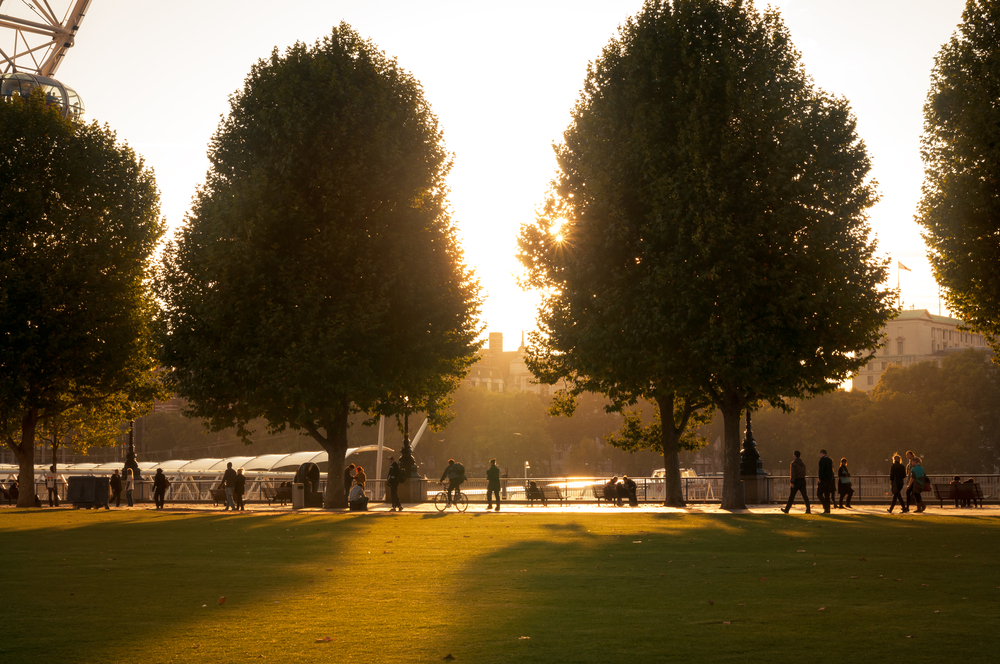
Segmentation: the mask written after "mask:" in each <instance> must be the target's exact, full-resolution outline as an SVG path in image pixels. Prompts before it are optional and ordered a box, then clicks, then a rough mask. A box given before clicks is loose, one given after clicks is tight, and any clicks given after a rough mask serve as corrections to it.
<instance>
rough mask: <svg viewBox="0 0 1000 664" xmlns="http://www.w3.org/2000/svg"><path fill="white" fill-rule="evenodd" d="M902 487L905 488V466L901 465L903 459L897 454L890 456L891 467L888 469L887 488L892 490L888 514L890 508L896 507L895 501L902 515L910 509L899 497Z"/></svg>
mask: <svg viewBox="0 0 1000 664" xmlns="http://www.w3.org/2000/svg"><path fill="white" fill-rule="evenodd" d="M904 486H906V466H904V465H903V458H902V457H901V456H899V455H898V454H894V455H893V456H892V467H891V468H889V488H891V489H892V502H891V503H890V504H889V509H888V512H889V514H892V508H893V507H895V506H896V501H897V500H898V501H899V506H900V507H901V508H902V509H903V513H904V514H905V513H906V512H909V511H910V508H909V507H907V505H906V500H905V499H904V498H903V496H902V495H900V492H901V491H902V490H903V487H904Z"/></svg>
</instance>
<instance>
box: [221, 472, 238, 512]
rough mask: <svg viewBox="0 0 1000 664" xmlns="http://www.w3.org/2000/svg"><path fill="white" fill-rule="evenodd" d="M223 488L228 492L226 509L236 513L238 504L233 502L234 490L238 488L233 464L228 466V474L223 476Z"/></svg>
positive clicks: (225, 510)
mask: <svg viewBox="0 0 1000 664" xmlns="http://www.w3.org/2000/svg"><path fill="white" fill-rule="evenodd" d="M222 487H223V488H224V489H225V490H226V509H224V510H222V511H223V512H227V511H229V510H233V511H234V512H235V511H236V503H234V502H233V489H235V488H236V471H235V470H233V462H232V461H230V462H229V463H227V464H226V472H225V473H223V475H222Z"/></svg>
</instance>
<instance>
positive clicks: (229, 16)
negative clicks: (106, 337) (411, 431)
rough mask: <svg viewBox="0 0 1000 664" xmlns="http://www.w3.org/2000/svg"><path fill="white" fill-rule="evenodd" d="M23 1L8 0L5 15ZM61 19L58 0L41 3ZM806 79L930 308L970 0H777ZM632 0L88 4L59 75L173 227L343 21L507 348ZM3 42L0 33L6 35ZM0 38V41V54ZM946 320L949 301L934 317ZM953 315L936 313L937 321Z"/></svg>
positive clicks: (919, 302)
mask: <svg viewBox="0 0 1000 664" xmlns="http://www.w3.org/2000/svg"><path fill="white" fill-rule="evenodd" d="M21 1H22V0H6V2H5V3H4V7H3V10H4V11H7V12H9V11H11V7H10V5H11V4H13V3H16V2H21ZM50 3H51V4H52V6H53V8H54V9H55V10H56V11H57V12H62V11H65V8H66V7H67V6H68V5H70V4H71V2H70V0H50ZM768 4H770V5H772V6H773V7H775V8H776V9H778V10H779V11H780V12H781V14H782V17H783V19H784V21H785V23H786V25H787V26H788V28H789V31H790V33H791V36H792V41H793V42H794V44H795V45H796V47H797V48H798V49H799V51H800V52H801V53H802V57H803V62H804V64H805V67H806V71H807V72H808V73H809V74H810V75H811V76H812V77H813V79H814V80H815V82H816V84H817V85H818V86H819V87H821V88H823V89H824V90H826V91H828V92H830V93H833V94H836V95H841V96H844V97H846V98H847V99H848V100H849V101H850V102H851V105H852V107H853V109H854V112H855V114H856V116H857V119H858V133H859V135H860V136H861V138H862V139H863V140H864V141H865V143H866V145H867V147H868V149H869V152H870V154H871V155H872V160H873V172H872V176H873V177H874V178H875V179H876V180H877V181H878V183H879V191H880V193H881V201H880V202H879V203H878V204H877V205H876V206H875V207H874V208H873V209H872V210H871V225H872V229H873V231H874V234H875V236H876V237H877V240H878V243H879V250H880V252H881V254H882V255H884V256H887V257H889V258H891V260H892V265H893V270H892V276H891V278H890V283H891V285H893V286H894V285H895V284H896V278H897V270H896V269H895V266H896V263H897V261H898V262H900V263H902V264H903V265H905V266H907V267H908V268H910V271H909V272H906V271H900V272H899V283H900V286H901V289H902V298H903V304H904V306H905V307H906V308H911V307H915V308H918V309H928V310H930V311H931V313H938V311H939V308H938V307H939V299H938V291H937V285H936V283H935V281H934V278H933V275H932V274H931V269H930V265H929V263H928V261H927V258H926V247H925V245H924V242H923V240H922V239H921V237H920V228H919V226H918V225H917V224H916V223H915V221H914V220H913V215H914V212H915V211H916V206H917V203H918V201H919V199H920V187H921V183H922V181H923V167H922V163H921V161H920V155H919V146H920V134H921V130H922V122H923V119H922V118H923V115H922V109H923V103H924V100H925V98H926V95H927V89H928V86H929V81H930V71H931V68H932V66H933V62H934V56H935V54H936V53H937V52H938V51H939V50H940V48H941V46H942V45H943V44H944V43H945V42H946V41H947V40H948V38H949V37H950V35H951V34H952V33H953V32H954V30H955V28H956V26H957V24H958V23H959V22H960V21H961V13H962V9H963V7H964V4H965V3H964V0H864V1H859V0H775V1H773V2H771V3H765V2H759V1H758V2H757V3H756V5H757V7H758V8H760V9H763V8H764V7H766V6H767V5H768ZM641 5H642V2H641V0H600V1H597V2H594V1H588V0H534V1H531V2H523V1H520V0H510V1H508V2H505V3H486V2H473V1H471V0H463V1H452V2H448V1H443V0H421V1H420V2H413V1H412V0H405V1H392V0H324V1H323V2H317V1H316V0H282V2H265V1H263V0H197V1H194V0H173V1H172V2H170V3H153V2H136V1H135V0H93V1H92V4H91V6H90V10H89V12H88V14H87V17H86V19H85V20H84V22H83V23H82V25H81V28H80V31H79V33H78V36H77V40H76V45H75V46H74V47H73V48H72V49H70V50H69V52H68V54H67V56H66V58H65V60H64V62H63V64H62V66H61V67H60V69H59V71H58V72H57V75H56V77H57V78H59V79H60V80H61V81H63V82H64V83H65V84H66V85H69V86H71V87H73V88H74V89H75V90H76V91H77V92H78V93H79V94H80V95H81V96H82V97H83V100H84V102H85V104H86V106H87V118H89V119H94V120H97V121H99V122H101V123H107V124H108V125H109V126H110V127H111V128H112V129H114V130H115V131H116V132H117V134H118V137H119V139H121V140H124V141H126V142H127V143H128V144H129V145H130V146H131V147H132V148H133V149H134V150H135V151H136V152H137V153H139V154H140V155H141V156H142V157H143V158H144V159H145V162H146V164H147V165H148V166H150V167H151V168H152V169H153V170H154V171H155V173H156V177H157V183H158V185H159V188H160V191H161V202H162V209H163V214H164V215H165V216H166V219H167V222H168V224H169V225H170V227H171V228H176V227H177V226H179V225H181V224H182V223H183V221H184V216H185V214H186V212H187V210H188V208H189V205H190V201H191V197H192V195H193V194H194V192H195V189H196V187H197V186H198V185H199V184H200V183H201V182H203V180H204V176H205V172H206V170H207V168H208V160H207V158H206V150H207V145H208V141H209V139H210V138H211V136H212V134H213V132H214V131H215V129H216V127H217V125H218V123H219V120H220V116H221V115H222V114H224V113H226V112H227V110H228V98H229V95H230V94H232V93H234V92H236V91H237V90H239V89H241V88H242V84H243V80H244V78H245V76H246V75H247V73H248V72H249V70H250V67H251V65H252V64H253V63H254V62H256V61H257V60H258V59H260V58H264V57H266V56H268V55H269V53H270V52H271V50H272V49H273V48H278V49H279V50H284V49H285V48H286V47H287V46H289V45H291V44H293V43H294V42H296V41H303V42H306V43H312V42H314V41H316V40H317V39H319V38H320V37H322V36H323V35H326V34H329V32H330V30H331V28H332V27H333V26H335V25H337V24H339V23H340V22H341V21H344V22H347V23H348V24H350V25H351V26H352V27H353V28H354V29H355V30H356V31H358V32H359V33H360V34H361V35H362V36H364V37H366V38H369V39H371V40H372V41H373V42H374V43H375V44H376V45H377V46H378V47H379V48H380V49H381V50H383V51H384V52H385V53H386V54H387V55H389V56H390V57H395V58H397V60H398V62H399V64H400V65H401V66H402V67H403V68H404V69H407V70H408V71H410V72H411V73H412V74H413V75H414V76H415V77H416V78H417V79H418V80H419V81H420V82H421V83H422V85H423V88H424V93H425V96H426V98H427V100H428V101H429V102H430V104H431V106H432V108H433V109H434V111H435V113H436V114H437V116H438V118H439V120H440V122H441V126H442V128H443V130H444V136H445V142H446V145H447V148H448V150H450V151H451V152H453V153H454V156H455V166H454V169H453V170H452V173H451V175H450V179H449V185H450V188H451V195H450V201H451V204H452V207H453V211H454V216H455V219H456V220H457V222H458V226H459V233H460V235H461V240H462V243H463V246H464V249H465V256H466V262H467V263H468V264H469V265H470V266H472V267H473V268H474V269H475V270H476V272H477V274H478V277H479V279H480V282H481V284H482V286H483V288H484V290H485V294H486V300H485V306H484V312H483V314H484V316H483V318H484V323H485V326H486V330H485V331H488V332H502V333H503V334H504V341H505V347H506V348H508V349H509V348H512V347H514V346H516V345H517V343H519V340H520V337H521V333H522V332H527V331H530V330H531V329H533V328H534V327H535V322H534V321H535V307H536V305H537V298H536V297H535V296H534V295H533V294H531V293H526V292H524V291H522V290H521V289H520V287H519V286H518V285H517V283H516V279H515V275H516V274H517V272H518V271H519V265H518V263H517V260H516V259H515V258H514V253H515V251H516V237H517V232H518V229H519V227H520V226H521V224H522V223H525V222H530V221H531V220H533V219H534V216H535V211H536V209H537V208H538V206H540V204H541V203H542V202H543V200H544V197H545V194H546V191H547V188H548V185H549V182H550V181H551V179H552V177H553V175H554V172H555V167H556V164H555V159H554V156H553V151H552V144H553V142H557V141H559V140H560V139H561V136H562V132H563V131H564V130H565V129H566V127H567V126H568V124H569V120H570V112H571V110H572V107H573V105H574V103H575V101H576V99H577V95H578V94H579V90H580V88H581V86H582V84H583V81H584V77H585V74H586V68H587V64H588V62H590V61H592V60H594V59H596V58H598V57H599V56H600V53H601V49H602V48H603V47H604V45H605V44H606V43H607V42H608V40H609V39H611V38H612V37H613V36H614V35H615V34H616V31H617V28H618V26H619V25H620V24H621V23H622V22H623V21H624V20H625V18H626V17H628V16H629V15H633V14H635V13H636V12H637V11H638V10H639V9H640V7H641ZM4 38H5V36H4V35H2V34H0V39H4ZM2 43H3V42H0V44H2ZM940 306H942V307H943V303H942V304H941V305H940ZM940 311H941V313H944V314H947V313H948V312H947V309H946V308H942V309H940Z"/></svg>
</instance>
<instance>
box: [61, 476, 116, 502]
mask: <svg viewBox="0 0 1000 664" xmlns="http://www.w3.org/2000/svg"><path fill="white" fill-rule="evenodd" d="M110 497H111V482H110V480H109V479H108V478H107V477H93V476H86V477H75V476H74V477H70V478H69V486H68V487H67V489H66V502H67V503H72V504H73V507H77V508H79V507H86V508H88V509H89V508H91V507H107V506H108V500H109V499H110Z"/></svg>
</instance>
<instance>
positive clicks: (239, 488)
mask: <svg viewBox="0 0 1000 664" xmlns="http://www.w3.org/2000/svg"><path fill="white" fill-rule="evenodd" d="M246 490H247V476H246V475H244V474H243V469H242V468H240V469H239V470H237V471H236V485H235V486H234V487H233V497H234V498H235V499H236V509H238V510H239V511H241V512H243V511H245V510H244V509H243V506H244V502H243V494H244V493H246Z"/></svg>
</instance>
